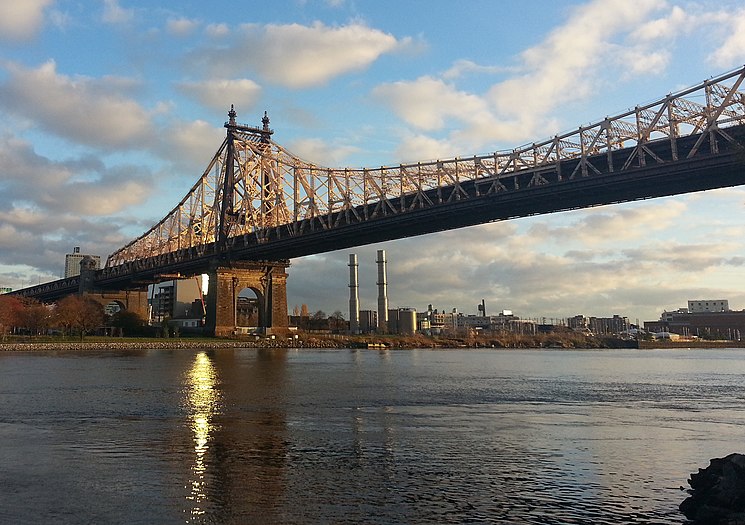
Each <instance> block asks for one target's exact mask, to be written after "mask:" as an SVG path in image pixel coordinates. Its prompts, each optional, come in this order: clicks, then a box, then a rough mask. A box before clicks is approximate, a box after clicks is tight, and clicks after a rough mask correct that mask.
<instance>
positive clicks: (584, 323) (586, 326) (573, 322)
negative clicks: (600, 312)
mask: <svg viewBox="0 0 745 525" xmlns="http://www.w3.org/2000/svg"><path fill="white" fill-rule="evenodd" d="M567 326H568V327H569V328H571V329H572V330H575V331H577V332H589V333H592V334H594V335H618V334H620V333H622V332H626V331H628V329H629V328H630V326H631V325H630V323H629V318H628V317H623V316H620V315H614V316H613V317H585V316H584V315H575V316H574V317H570V318H568V319H567Z"/></svg>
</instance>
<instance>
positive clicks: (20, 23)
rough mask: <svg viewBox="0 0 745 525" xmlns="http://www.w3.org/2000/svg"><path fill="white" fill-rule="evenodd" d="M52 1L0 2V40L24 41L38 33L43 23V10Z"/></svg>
mask: <svg viewBox="0 0 745 525" xmlns="http://www.w3.org/2000/svg"><path fill="white" fill-rule="evenodd" d="M53 2H54V0H23V1H22V2H14V1H10V0H8V1H4V2H0V40H10V41H24V40H28V39H30V38H31V37H33V36H34V35H36V33H37V32H38V31H39V29H40V28H41V26H42V25H43V23H44V9H45V8H46V7H47V6H49V5H51V4H52V3H53Z"/></svg>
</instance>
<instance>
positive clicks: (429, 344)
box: [0, 336, 745, 352]
mask: <svg viewBox="0 0 745 525" xmlns="http://www.w3.org/2000/svg"><path fill="white" fill-rule="evenodd" d="M582 343H584V344H582ZM599 343H603V344H599ZM621 343H622V344H621ZM219 348H290V349H299V350H300V349H347V348H354V349H370V350H391V349H415V348H416V349H484V348H492V349H495V350H499V349H502V350H510V349H545V350H591V349H596V350H599V349H606V350H613V349H624V348H625V349H639V350H658V349H660V350H664V349H668V348H669V349H684V348H691V349H706V348H745V341H621V340H603V341H597V340H593V341H576V340H573V341H556V340H554V341H545V340H537V339H528V338H525V339H522V340H519V341H515V340H513V341H500V340H488V339H487V340H459V339H431V338H424V337H407V338H359V337H346V336H341V337H339V336H337V337H319V336H309V337H307V338H303V339H298V340H290V341H288V340H285V339H258V340H257V339H214V340H205V339H190V338H183V339H154V340H144V341H143V340H127V339H120V338H117V339H111V340H104V341H101V340H97V341H85V340H84V341H6V342H0V352H34V351H65V350H75V351H78V350H93V351H112V350H179V349H208V350H210V349H219Z"/></svg>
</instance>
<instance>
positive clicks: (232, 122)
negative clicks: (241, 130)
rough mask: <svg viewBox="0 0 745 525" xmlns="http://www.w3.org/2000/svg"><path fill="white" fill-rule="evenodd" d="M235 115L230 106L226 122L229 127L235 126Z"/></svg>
mask: <svg viewBox="0 0 745 525" xmlns="http://www.w3.org/2000/svg"><path fill="white" fill-rule="evenodd" d="M236 115H237V113H236V112H235V108H234V107H233V104H230V111H228V117H230V120H229V121H228V124H229V125H231V126H235V125H236V124H235V117H236Z"/></svg>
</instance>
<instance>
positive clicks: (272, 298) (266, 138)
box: [206, 105, 290, 337]
mask: <svg viewBox="0 0 745 525" xmlns="http://www.w3.org/2000/svg"><path fill="white" fill-rule="evenodd" d="M236 116H237V115H236V112H235V108H234V107H233V106H232V105H231V106H230V111H229V112H228V122H226V123H225V128H226V129H227V150H226V152H225V178H224V183H223V187H222V189H221V199H220V216H219V217H220V222H219V225H218V229H217V243H216V244H217V252H218V255H217V257H216V258H215V259H214V261H213V262H212V264H211V266H210V270H209V271H208V275H209V285H208V290H207V297H206V307H207V312H206V314H207V315H206V331H207V332H208V333H211V334H213V335H215V336H218V337H225V336H230V335H233V334H234V333H235V330H236V328H237V327H238V322H237V321H238V296H239V294H240V292H241V290H243V289H245V288H249V289H251V290H253V292H254V293H255V294H256V298H257V299H258V303H259V328H260V329H261V330H262V331H263V332H264V333H265V334H267V335H269V334H273V335H285V334H287V333H288V332H289V328H288V327H289V318H288V315H287V268H288V267H289V266H290V263H289V261H286V260H283V261H250V260H248V261H234V260H231V257H230V249H231V235H232V232H233V229H234V227H235V226H237V225H240V224H241V222H242V221H243V220H245V217H242V216H241V214H242V213H245V212H242V211H241V210H240V209H239V207H237V206H236V203H235V194H234V193H235V184H236V172H237V171H239V170H240V169H241V167H240V162H241V157H240V154H239V153H238V152H236V148H235V142H236V139H237V135H238V134H243V135H245V134H248V135H253V136H255V137H258V139H259V143H260V144H261V145H262V147H264V148H269V144H270V140H271V135H272V133H274V131H272V130H271V129H270V128H269V117H268V116H267V114H266V112H264V118H263V119H262V120H261V122H262V127H261V128H257V127H251V126H245V125H242V124H238V123H237V122H236ZM260 180H261V182H262V188H263V190H262V191H263V195H262V197H263V198H262V199H261V200H262V203H261V206H262V210H261V211H262V216H264V217H267V218H268V220H271V212H270V210H268V209H266V206H267V204H266V203H267V201H268V200H269V199H268V195H269V193H267V192H268V191H269V190H268V188H269V187H270V184H271V180H270V176H269V174H268V173H267V172H266V168H265V167H263V166H262V173H261V179H260Z"/></svg>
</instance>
